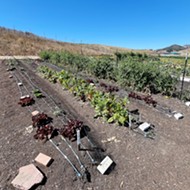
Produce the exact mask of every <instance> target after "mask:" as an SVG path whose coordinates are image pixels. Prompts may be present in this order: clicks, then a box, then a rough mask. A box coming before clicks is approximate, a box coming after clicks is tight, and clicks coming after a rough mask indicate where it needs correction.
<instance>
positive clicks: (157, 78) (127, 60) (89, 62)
mask: <svg viewBox="0 0 190 190" xmlns="http://www.w3.org/2000/svg"><path fill="white" fill-rule="evenodd" d="M40 55H41V56H42V58H43V57H44V58H45V59H47V58H48V59H49V60H50V61H51V62H52V63H53V64H56V65H58V66H61V67H63V66H66V67H67V68H68V69H69V70H70V71H72V72H74V73H77V72H79V71H82V72H87V73H88V74H92V75H94V76H96V77H97V78H102V79H111V80H114V81H116V82H118V83H119V84H120V85H121V86H123V87H124V88H127V87H130V88H132V89H135V90H138V91H148V92H150V93H163V94H167V95H171V94H172V93H173V91H174V90H175V85H176V82H177V80H176V78H175V77H174V76H172V75H175V73H174V72H173V73H171V69H170V68H166V67H164V66H163V65H162V64H161V63H160V61H159V58H156V57H153V56H148V55H147V54H142V53H134V52H127V53H121V52H116V53H115V58H114V59H113V57H111V56H100V57H92V56H84V55H80V54H73V53H70V52H66V51H64V52H44V53H41V54H40ZM46 75H47V74H46ZM48 75H50V76H51V75H52V73H51V72H48ZM171 76H172V77H171ZM55 79H56V78H54V77H52V81H55Z"/></svg>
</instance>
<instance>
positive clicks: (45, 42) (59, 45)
mask: <svg viewBox="0 0 190 190" xmlns="http://www.w3.org/2000/svg"><path fill="white" fill-rule="evenodd" d="M41 50H57V51H60V50H67V51H71V52H77V53H83V54H88V55H101V54H113V53H115V52H116V51H122V52H126V51H132V49H127V48H119V47H111V46H105V45H97V44H75V43H66V42H59V41H55V40H51V39H46V38H43V37H39V36H37V35H34V34H32V33H29V32H21V31H16V30H11V29H6V28H3V27H0V55H38V54H39V52H40V51H41ZM136 51H137V50H136ZM139 51H140V52H143V50H139ZM146 52H147V51H146Z"/></svg>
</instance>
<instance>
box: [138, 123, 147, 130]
mask: <svg viewBox="0 0 190 190" xmlns="http://www.w3.org/2000/svg"><path fill="white" fill-rule="evenodd" d="M149 127H150V124H149V123H147V122H144V123H142V124H141V125H139V127H138V128H139V129H140V130H141V131H145V130H147V129H148V128H149Z"/></svg>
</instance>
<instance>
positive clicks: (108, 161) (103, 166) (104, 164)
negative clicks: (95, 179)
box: [97, 156, 113, 174]
mask: <svg viewBox="0 0 190 190" xmlns="http://www.w3.org/2000/svg"><path fill="white" fill-rule="evenodd" d="M112 164H113V160H111V158H110V157H109V156H106V157H105V158H104V159H103V160H102V162H101V163H100V164H99V165H98V167H97V169H98V171H99V172H100V173H101V174H105V172H106V171H107V170H108V168H109V167H110V166H111V165H112Z"/></svg>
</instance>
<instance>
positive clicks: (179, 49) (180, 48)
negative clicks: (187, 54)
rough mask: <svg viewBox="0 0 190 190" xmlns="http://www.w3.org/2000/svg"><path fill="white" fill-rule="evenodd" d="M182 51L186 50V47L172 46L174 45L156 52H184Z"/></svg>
mask: <svg viewBox="0 0 190 190" xmlns="http://www.w3.org/2000/svg"><path fill="white" fill-rule="evenodd" d="M184 49H186V47H184V46H180V45H177V44H174V45H171V46H168V47H165V48H162V49H158V50H157V51H158V52H159V51H166V52H173V51H181V50H184Z"/></svg>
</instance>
